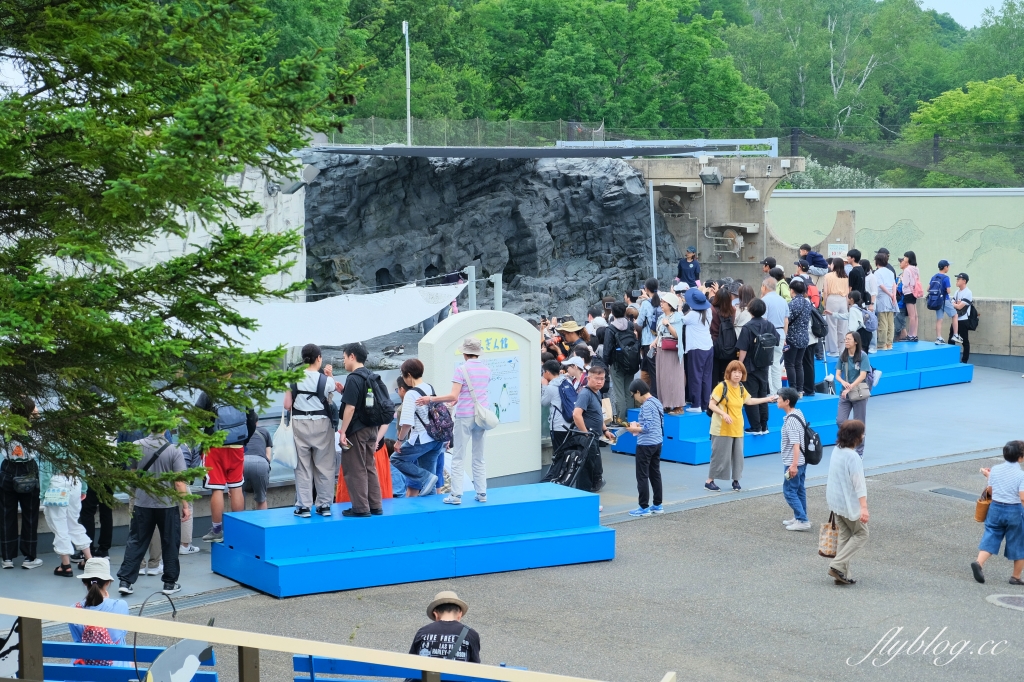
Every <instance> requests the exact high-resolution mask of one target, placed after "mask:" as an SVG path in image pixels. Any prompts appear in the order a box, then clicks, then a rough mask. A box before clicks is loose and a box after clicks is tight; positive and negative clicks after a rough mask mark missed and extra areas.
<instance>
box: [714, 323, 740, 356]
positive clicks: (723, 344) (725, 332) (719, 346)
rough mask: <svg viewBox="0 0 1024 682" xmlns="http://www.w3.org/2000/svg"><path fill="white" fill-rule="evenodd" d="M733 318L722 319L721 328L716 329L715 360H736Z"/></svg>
mask: <svg viewBox="0 0 1024 682" xmlns="http://www.w3.org/2000/svg"><path fill="white" fill-rule="evenodd" d="M733 320H734V318H732V317H723V318H722V322H721V326H720V327H719V328H718V338H717V339H715V359H716V360H735V359H736V352H737V351H736V327H735V326H734V325H733Z"/></svg>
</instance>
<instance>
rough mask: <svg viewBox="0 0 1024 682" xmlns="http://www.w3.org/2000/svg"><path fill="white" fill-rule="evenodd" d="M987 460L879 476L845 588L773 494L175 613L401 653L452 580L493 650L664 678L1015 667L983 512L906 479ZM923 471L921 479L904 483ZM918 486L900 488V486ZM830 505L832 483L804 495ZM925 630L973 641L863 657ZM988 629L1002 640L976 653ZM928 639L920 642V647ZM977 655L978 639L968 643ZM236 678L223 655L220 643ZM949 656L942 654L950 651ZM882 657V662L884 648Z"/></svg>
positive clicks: (1009, 674) (1018, 663)
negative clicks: (530, 562) (580, 553)
mask: <svg viewBox="0 0 1024 682" xmlns="http://www.w3.org/2000/svg"><path fill="white" fill-rule="evenodd" d="M994 454H996V453H989V456H988V457H986V458H985V459H982V460H980V461H979V460H975V461H967V462H958V463H954V464H947V465H940V466H935V467H931V468H918V469H914V470H910V471H902V472H898V473H890V474H883V475H878V476H872V477H871V478H870V482H869V484H868V485H869V487H868V490H869V493H868V500H869V505H870V509H871V513H872V520H871V524H870V528H871V534H872V535H871V538H870V541H869V543H868V546H867V548H866V549H865V551H864V552H863V553H862V555H861V556H859V557H858V558H857V559H856V560H855V561H854V563H853V568H852V572H853V573H854V576H855V577H856V578H858V579H859V580H860V583H859V584H857V585H855V586H849V587H837V586H835V585H834V584H833V582H832V580H831V579H830V578H828V577H827V576H826V575H825V571H826V564H827V560H825V559H823V558H821V557H819V556H818V555H817V535H816V533H813V534H812V533H793V532H787V531H785V530H783V528H782V525H781V523H780V521H781V520H782V519H783V518H785V517H786V515H787V510H788V508H787V507H786V506H785V503H784V502H783V500H782V499H781V496H780V495H778V494H772V495H762V496H759V497H751V498H748V499H739V500H736V501H734V502H733V503H731V504H718V505H714V506H708V507H703V508H697V509H691V510H687V511H683V512H679V513H673V514H666V515H665V516H662V517H657V518H650V519H640V520H635V521H629V522H623V523H619V524H616V525H615V528H616V530H617V532H618V553H617V557H616V559H615V561H612V562H605V563H599V564H588V565H583V566H574V567H561V568H551V569H541V570H534V571H521V572H516V573H506V574H500V575H490V576H477V577H471V578H460V579H455V580H445V581H437V582H430V583H416V584H411V585H397V586H393V587H381V588H374V589H366V590H357V591H352V592H345V593H337V594H329V595H316V596H311V597H302V598H294V599H288V600H283V601H279V600H276V599H273V598H270V597H265V596H253V597H248V598H245V599H240V600H237V601H232V602H227V603H223V604H217V605H214V606H210V607H204V608H196V609H190V610H187V611H184V612H183V613H182V614H181V618H182V620H185V621H188V622H194V623H205V622H206V620H207V619H208V618H210V617H216V619H217V624H218V625H221V626H224V627H230V628H238V629H242V630H253V631H260V632H267V633H273V634H282V635H291V636H298V637H304V638H311V639H318V640H326V641H332V642H339V643H352V644H356V645H361V646H368V647H372V648H379V649H389V650H392V651H404V650H406V647H408V645H409V642H410V641H411V637H412V633H413V632H415V630H416V628H417V627H419V626H420V625H422V624H424V622H425V619H424V613H423V609H424V607H425V605H426V603H427V602H428V601H429V600H430V599H431V597H432V596H433V594H434V593H435V592H436V591H438V590H441V589H454V590H457V591H458V592H459V594H460V595H461V596H462V597H463V598H465V599H466V600H467V601H468V602H469V603H470V605H471V610H470V614H469V617H468V618H467V622H468V623H469V624H470V625H472V626H473V627H475V628H477V629H478V630H479V631H480V633H481V637H482V640H483V656H484V661H485V662H486V663H497V662H500V661H506V662H509V663H511V664H514V665H521V666H525V667H528V668H531V669H534V670H543V671H548V672H556V673H564V674H573V675H580V676H585V677H591V678H595V679H603V680H616V681H617V682H657V680H660V678H661V677H662V675H663V674H664V673H665V672H666V671H668V670H676V671H678V672H679V673H680V679H682V680H687V679H701V680H722V681H725V680H743V681H746V680H750V679H757V680H779V681H782V680H786V681H788V680H794V681H796V680H800V681H803V680H811V679H833V680H855V679H877V680H918V679H926V678H927V679H934V680H965V679H1011V678H1013V677H1019V675H1020V671H1021V669H1022V666H1024V639H1022V636H1021V633H1024V612H1021V611H1013V610H1009V609H1004V608H998V607H996V606H993V605H991V604H989V603H987V602H986V601H985V597H987V596H988V595H992V594H1007V593H1010V594H1024V588H1016V587H1012V586H1010V585H1008V584H1007V579H1008V577H1009V573H1010V564H1009V562H1007V561H1005V560H1004V559H1001V558H999V559H993V560H992V561H991V563H990V565H989V570H988V573H989V576H990V579H989V582H988V583H987V584H986V585H979V584H977V583H975V582H974V580H973V578H972V577H971V574H970V569H969V567H968V564H969V562H970V561H971V560H972V558H973V556H974V554H975V548H976V547H977V543H978V539H979V537H980V530H981V527H980V525H979V524H977V523H975V522H974V520H973V504H972V503H971V502H969V501H965V500H961V499H957V498H955V497H947V496H943V495H939V494H936V493H931V492H918V491H917V490H915V489H914V488H915V487H916V488H921V487H927V485H935V484H944V485H947V486H951V487H955V488H960V489H963V490H967V491H974V490H976V489H980V487H981V486H982V485H983V484H984V480H983V478H982V477H981V476H980V475H979V474H978V473H977V471H978V467H979V466H981V465H983V464H986V463H987V460H989V459H990V457H991V455H994ZM922 481H924V482H931V483H930V484H925V486H921V485H917V486H915V485H913V484H917V483H921V482H922ZM908 484H910V488H906V487H901V486H905V485H908ZM808 499H809V504H810V507H811V511H812V514H811V518H812V521H814V522H820V521H822V520H823V518H824V517H825V502H824V488H823V487H820V486H819V487H815V488H812V489H811V490H809V492H808ZM893 627H903V628H905V629H904V631H903V633H901V634H900V637H899V638H900V639H903V638H905V636H906V634H907V633H909V634H910V638H911V639H914V638H915V637H917V635H918V634H920V633H921V632H922V631H923V630H924V629H925V628H930V630H929V631H928V635H927V638H926V639H925V643H930V642H931V640H932V638H933V636H934V634H936V633H938V632H939V631H940V630H942V628H948V629H947V630H946V631H945V632H944V633H943V634H942V637H941V638H940V640H939V642H941V641H944V640H946V639H949V641H950V642H951V643H954V644H955V643H956V642H958V641H961V640H969V642H970V643H969V644H967V645H964V646H963V653H961V654H960V655H959V656H958V657H952V658H953V660H952V661H951V662H949V663H948V664H946V665H941V666H940V665H935V660H936V659H935V657H933V656H924V655H921V654H917V655H899V656H897V657H896V658H895V659H894V660H892V662H891V663H889V664H888V665H885V666H877V667H876V666H872V659H871V658H868V660H866V661H864V662H863V663H860V664H859V665H856V663H857V661H859V660H861V659H862V658H863V657H864V656H865V655H866V654H868V653H869V652H870V651H871V650H872V648H873V647H874V646H875V645H876V643H877V642H878V641H879V640H880V639H881V638H882V637H883V635H885V634H886V632H887V631H888V630H890V628H893ZM987 640H995V641H1000V640H1008V642H1007V644H1006V645H1003V647H1001V648H1000V650H999V653H998V654H997V655H990V654H984V655H979V653H978V646H979V645H981V644H982V643H984V642H985V641H987ZM918 646H919V648H920V644H919V645H918ZM970 652H973V653H970ZM217 656H218V659H219V660H220V661H221V662H222V663H221V665H220V666H219V668H220V674H221V679H222V680H226V681H229V680H233V679H235V677H234V657H233V652H232V651H228V650H224V651H220V650H218V652H217ZM950 658H951V656H950V654H948V653H947V654H945V655H944V656H940V657H938V659H937V660H938V663H945V662H946V661H947V660H949V659H950ZM884 660H885V659H884V658H883V659H881V660H879V661H878V663H881V662H883V661H884ZM262 666H263V669H264V671H265V673H264V674H265V677H264V679H271V680H280V679H285V678H287V677H288V676H289V670H290V660H289V659H288V658H287V657H286V656H282V655H275V654H265V655H264V657H263V660H262Z"/></svg>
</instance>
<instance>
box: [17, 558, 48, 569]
mask: <svg viewBox="0 0 1024 682" xmlns="http://www.w3.org/2000/svg"><path fill="white" fill-rule="evenodd" d="M42 565H43V560H42V559H33V560H32V561H29V560H28V559H25V560H24V561H22V562H21V567H22V568H28V569H32V568H39V567H40V566H42Z"/></svg>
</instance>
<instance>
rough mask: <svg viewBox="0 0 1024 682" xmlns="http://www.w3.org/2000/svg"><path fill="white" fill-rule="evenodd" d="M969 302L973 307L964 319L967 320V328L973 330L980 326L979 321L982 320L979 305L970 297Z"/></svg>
mask: <svg viewBox="0 0 1024 682" xmlns="http://www.w3.org/2000/svg"><path fill="white" fill-rule="evenodd" d="M967 303H968V304H969V305H970V307H971V309H970V311H969V312H968V313H967V319H966V320H964V321H965V322H967V329H968V330H970V331H972V332H973V331H974V330H976V329H977V328H978V323H979V322H980V321H981V315H979V314H978V307H977V306H976V305H974V301H971V300H970V299H968V301H967Z"/></svg>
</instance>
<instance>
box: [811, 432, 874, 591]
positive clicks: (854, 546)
mask: <svg viewBox="0 0 1024 682" xmlns="http://www.w3.org/2000/svg"><path fill="white" fill-rule="evenodd" d="M863 441H864V422H862V421H858V420H856V419H851V420H850V421H848V422H845V423H844V424H843V425H842V426H840V427H839V435H838V436H837V437H836V447H835V449H833V450H832V458H831V460H830V461H829V466H828V481H827V482H826V484H825V500H826V501H827V502H828V508H829V511H831V512H832V518H831V519H830V522H832V521H834V523H835V525H836V526H837V530H838V531H839V538H838V541H837V544H836V554H835V558H833V559H832V562H831V563H830V564H829V566H828V574H829V575H830V576H831V577H832V578H834V579H835V582H836V585H854V584H856V582H857V581H856V580H854V579H853V578H851V577H850V558H851V557H852V556H853V555H854V554H856V553H857V552H859V551H860V550H862V549H864V545H865V544H866V543H867V541H868V525H867V524H868V520H869V519H870V515H869V514H868V488H867V483H866V482H865V480H864V461H863V459H862V458H861V457H858V456H857V450H856V448H857V446H858V445H859V444H861V443H862V442H863ZM819 553H820V550H819Z"/></svg>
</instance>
